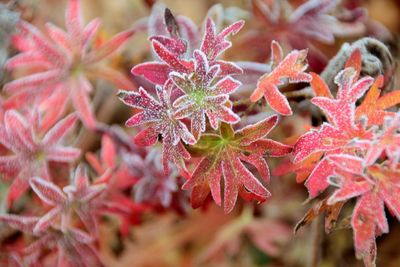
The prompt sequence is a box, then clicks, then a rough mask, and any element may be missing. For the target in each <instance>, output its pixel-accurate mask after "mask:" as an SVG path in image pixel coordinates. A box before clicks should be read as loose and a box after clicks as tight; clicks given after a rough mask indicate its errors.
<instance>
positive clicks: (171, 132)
mask: <svg viewBox="0 0 400 267" xmlns="http://www.w3.org/2000/svg"><path fill="white" fill-rule="evenodd" d="M172 89H173V84H172V82H171V80H168V81H167V82H166V83H165V85H164V87H161V86H157V87H156V91H157V96H158V99H159V101H157V100H156V99H154V98H153V97H152V96H151V95H150V94H149V93H148V92H147V91H146V90H145V89H143V88H140V89H139V92H138V93H136V92H128V91H119V93H118V96H119V98H120V99H121V100H122V101H123V102H124V103H125V104H127V105H129V106H131V107H134V108H139V109H142V111H141V112H139V113H137V114H135V115H134V116H133V117H131V118H130V119H129V120H128V121H127V122H126V125H127V126H129V127H133V126H138V125H141V124H147V128H145V129H144V130H142V131H141V132H140V133H138V134H137V135H136V136H135V139H134V141H135V143H136V144H137V145H141V146H151V145H153V144H155V143H156V142H157V140H158V135H159V134H161V136H162V143H163V164H164V170H165V173H168V161H172V162H173V163H175V164H176V165H177V166H178V167H179V168H180V170H182V171H184V172H186V167H185V163H184V160H185V159H189V158H190V154H189V153H188V152H187V151H186V149H185V148H184V146H183V145H182V143H181V140H182V141H183V142H185V143H186V144H192V145H193V144H194V143H196V140H195V139H194V137H193V135H192V134H191V133H190V132H189V130H188V129H187V127H186V125H185V124H184V123H183V122H181V121H180V120H178V119H177V118H176V116H175V112H176V109H175V108H174V107H173V106H172V104H171V93H172Z"/></svg>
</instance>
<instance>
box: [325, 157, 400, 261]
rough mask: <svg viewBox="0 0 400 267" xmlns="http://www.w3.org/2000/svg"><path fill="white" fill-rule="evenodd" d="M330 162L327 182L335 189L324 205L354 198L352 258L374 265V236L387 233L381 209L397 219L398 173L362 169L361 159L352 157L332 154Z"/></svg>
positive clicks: (377, 168)
mask: <svg viewBox="0 0 400 267" xmlns="http://www.w3.org/2000/svg"><path fill="white" fill-rule="evenodd" d="M330 160H332V161H333V163H334V164H335V165H336V167H335V172H334V176H333V178H331V183H332V184H333V185H335V186H337V187H339V188H338V189H337V190H336V191H335V192H334V193H333V195H332V196H331V197H330V198H329V199H328V204H330V205H332V204H334V203H336V202H339V201H346V200H348V199H350V198H354V197H357V204H356V206H355V208H354V211H353V215H352V219H351V226H352V228H353V230H354V246H355V249H356V255H357V257H358V258H362V259H363V260H364V263H365V265H366V266H374V262H375V259H376V250H377V249H376V243H375V237H376V236H379V235H381V234H382V233H388V232H389V226H388V223H387V219H386V215H385V208H384V206H385V205H386V207H387V208H388V209H389V210H390V211H391V213H392V214H394V215H395V216H396V217H397V219H398V220H400V203H399V201H398V199H397V197H396V196H397V195H398V194H399V193H400V187H399V184H398V182H399V177H400V176H399V175H400V172H399V171H398V170H393V169H390V168H388V167H387V166H385V165H378V164H374V165H371V166H368V167H366V168H365V169H364V167H363V164H364V162H363V161H364V160H363V159H362V158H359V157H354V156H347V155H335V156H333V157H331V158H330ZM349 161H350V162H351V164H349ZM344 165H345V166H346V167H345V168H343V167H342V166H344Z"/></svg>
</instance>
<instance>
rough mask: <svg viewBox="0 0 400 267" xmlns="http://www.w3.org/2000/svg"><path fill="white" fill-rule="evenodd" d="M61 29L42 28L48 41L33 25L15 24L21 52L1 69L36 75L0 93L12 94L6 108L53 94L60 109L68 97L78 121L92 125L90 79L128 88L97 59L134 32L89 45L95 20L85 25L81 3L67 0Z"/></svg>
mask: <svg viewBox="0 0 400 267" xmlns="http://www.w3.org/2000/svg"><path fill="white" fill-rule="evenodd" d="M65 25H66V28H67V31H64V30H62V29H61V28H59V27H58V26H55V25H53V24H46V29H47V32H48V35H49V37H50V38H48V37H47V36H45V35H43V34H42V33H41V32H40V31H39V30H38V29H37V28H36V27H35V26H33V25H31V24H29V23H27V22H23V21H21V22H20V24H19V33H18V34H17V35H15V37H14V39H13V40H14V44H15V46H16V47H17V48H18V49H19V50H20V51H21V53H20V54H18V55H16V56H15V57H12V58H10V59H9V60H8V61H7V62H6V68H8V69H12V70H14V69H21V68H32V69H33V68H34V69H35V70H36V71H35V72H34V73H32V74H29V75H27V76H23V77H21V78H18V79H16V80H14V81H11V82H9V83H8V84H6V85H5V87H4V90H5V91H6V92H8V93H12V94H13V95H12V97H11V98H10V99H9V100H8V103H7V105H8V106H12V107H15V106H22V105H25V104H27V103H29V101H31V99H36V101H37V102H38V104H43V103H45V102H46V101H48V98H49V97H53V96H55V97H56V98H57V99H59V105H57V106H56V108H57V109H59V110H62V109H64V108H65V106H66V104H67V101H68V99H71V100H72V103H73V106H74V108H75V109H76V110H77V111H78V114H79V117H80V118H81V119H82V120H83V122H84V123H85V124H86V125H87V126H88V127H94V125H95V118H94V115H93V111H92V109H91V106H90V99H89V94H90V92H91V91H92V90H93V87H92V85H91V83H90V82H89V79H91V78H100V79H106V80H109V81H110V82H112V83H113V84H115V85H116V86H118V87H120V88H124V89H133V84H132V83H131V82H130V81H129V79H128V78H126V77H125V76H124V75H123V74H122V73H120V72H118V71H116V70H115V69H113V68H110V67H108V66H107V65H105V64H102V61H103V60H104V59H106V58H108V57H110V56H111V54H112V53H113V52H115V51H116V50H117V49H118V48H119V47H121V46H122V45H123V44H124V43H126V41H127V40H128V39H129V37H131V36H132V35H133V33H134V31H133V30H127V31H125V32H121V33H119V34H117V35H116V36H115V37H113V38H112V39H110V40H109V41H107V42H105V43H103V44H101V45H100V46H98V47H97V46H95V45H93V44H92V42H93V39H94V38H95V36H96V33H97V31H98V29H99V27H100V20H98V19H95V20H92V21H91V22H90V23H89V24H87V25H86V26H84V25H83V19H82V16H81V12H80V0H69V2H68V9H67V11H66V15H65Z"/></svg>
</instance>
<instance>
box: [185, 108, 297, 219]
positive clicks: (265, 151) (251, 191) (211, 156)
mask: <svg viewBox="0 0 400 267" xmlns="http://www.w3.org/2000/svg"><path fill="white" fill-rule="evenodd" d="M277 122H278V116H277V115H274V116H271V117H268V118H266V119H264V120H262V121H260V122H258V123H256V124H253V125H249V126H246V127H244V128H242V129H240V130H238V131H235V132H234V131H233V129H232V127H231V126H230V125H228V124H222V125H221V128H220V134H219V135H216V134H204V135H202V137H201V138H200V140H199V142H198V143H197V144H196V145H195V146H194V147H193V148H191V152H193V153H195V154H198V155H201V156H203V157H202V159H201V161H200V162H199V163H198V165H197V166H196V168H195V170H194V171H193V174H192V177H191V178H190V179H189V180H188V181H187V182H186V183H185V184H184V185H183V188H184V189H191V190H192V197H191V201H192V206H193V207H194V208H197V207H199V206H201V205H202V204H203V202H204V200H205V199H206V197H207V196H208V194H209V193H210V191H211V195H212V197H213V199H214V201H215V203H217V204H218V205H221V202H222V199H221V189H220V186H221V176H223V177H224V200H223V202H224V211H225V213H229V212H230V211H232V209H233V208H234V206H235V203H236V199H237V196H238V194H240V195H241V196H242V198H244V199H246V200H257V201H260V202H262V201H265V200H266V199H267V198H268V197H270V195H271V194H270V192H269V191H268V190H267V189H266V188H265V187H264V186H263V184H262V183H261V182H260V181H259V180H258V179H257V178H256V177H255V176H254V174H252V173H251V172H250V170H249V169H247V167H246V166H245V165H244V162H246V163H249V164H251V165H253V166H254V167H255V168H256V169H257V171H258V172H259V173H260V175H261V177H262V178H263V180H264V181H265V182H268V181H269V178H270V173H269V168H268V165H267V162H266V161H265V159H264V157H265V156H267V155H268V156H273V157H276V156H283V155H286V154H288V153H290V152H291V147H289V146H286V145H284V144H281V143H279V142H276V141H273V140H271V139H266V138H265V136H266V135H267V134H268V133H269V132H270V131H271V130H272V129H273V128H274V127H275V126H276V124H277Z"/></svg>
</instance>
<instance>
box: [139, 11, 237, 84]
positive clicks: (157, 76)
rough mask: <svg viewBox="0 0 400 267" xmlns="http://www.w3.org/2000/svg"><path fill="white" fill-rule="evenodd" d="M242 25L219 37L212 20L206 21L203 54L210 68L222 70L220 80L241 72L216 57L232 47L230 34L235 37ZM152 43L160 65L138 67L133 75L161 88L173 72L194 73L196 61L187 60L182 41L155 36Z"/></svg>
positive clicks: (224, 32)
mask: <svg viewBox="0 0 400 267" xmlns="http://www.w3.org/2000/svg"><path fill="white" fill-rule="evenodd" d="M243 25H244V21H237V22H235V23H233V24H232V25H230V26H228V27H226V28H225V29H223V30H222V31H221V32H220V33H218V34H217V33H216V29H215V23H214V22H213V21H212V19H211V18H207V20H206V27H205V34H204V37H203V40H202V42H201V48H200V50H201V51H202V52H203V53H204V54H205V55H206V58H207V59H208V61H209V65H210V66H211V67H212V66H214V65H218V66H219V67H220V72H219V73H218V75H219V76H226V75H231V74H239V73H241V72H242V70H241V68H239V67H238V66H237V65H236V64H234V63H231V62H228V61H224V60H220V59H218V58H217V57H218V56H219V55H220V54H221V53H223V52H224V51H225V50H226V49H228V48H229V47H230V46H231V45H232V44H231V42H229V41H228V40H226V38H227V37H228V36H229V35H231V34H236V33H237V32H238V31H239V30H240V29H241V28H242V27H243ZM150 40H151V43H152V47H153V50H154V52H155V53H156V55H157V56H158V58H159V59H160V60H161V62H160V61H152V62H147V63H142V64H139V65H137V66H135V67H134V68H132V73H133V74H135V75H143V76H144V77H145V78H146V79H147V80H149V81H151V82H153V83H155V84H160V85H162V84H164V83H165V82H166V81H167V80H168V78H169V74H170V73H171V72H177V73H180V74H191V73H193V72H195V69H194V68H195V65H194V62H193V59H191V58H187V54H188V53H187V47H186V46H185V45H184V44H185V41H183V39H181V38H180V39H170V38H166V37H165V36H158V35H156V36H152V37H150ZM185 55H186V56H185ZM188 56H191V55H190V54H189V55H188Z"/></svg>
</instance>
